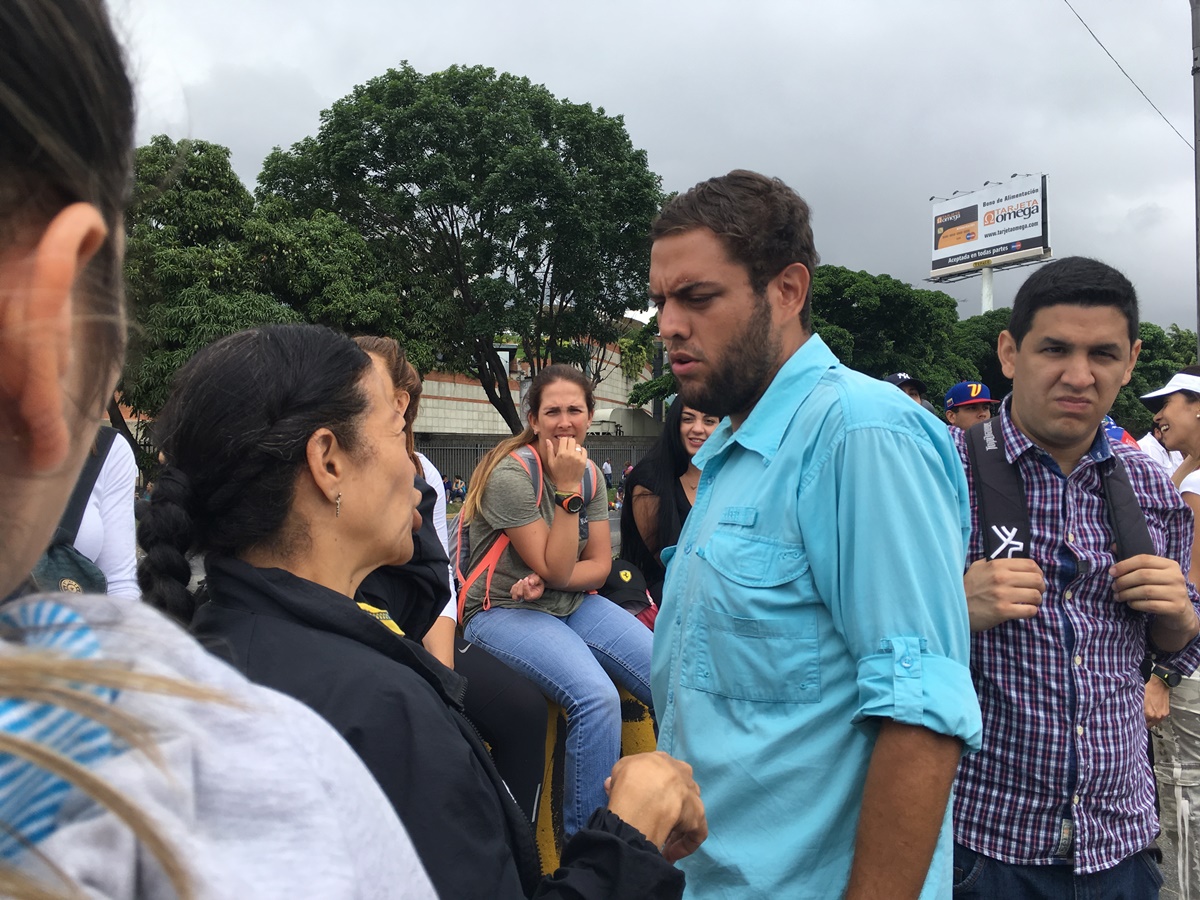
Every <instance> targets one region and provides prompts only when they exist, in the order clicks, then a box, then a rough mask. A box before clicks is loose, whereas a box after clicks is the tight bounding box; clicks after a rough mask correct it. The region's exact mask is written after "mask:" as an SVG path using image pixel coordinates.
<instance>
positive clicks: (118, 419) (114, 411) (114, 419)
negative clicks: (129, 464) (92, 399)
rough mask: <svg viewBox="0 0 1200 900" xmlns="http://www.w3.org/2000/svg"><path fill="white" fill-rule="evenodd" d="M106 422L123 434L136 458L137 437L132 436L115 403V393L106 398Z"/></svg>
mask: <svg viewBox="0 0 1200 900" xmlns="http://www.w3.org/2000/svg"><path fill="white" fill-rule="evenodd" d="M108 423H109V424H110V425H112V427H113V428H115V429H117V431H119V432H121V434H123V435H125V439H126V440H127V441H129V446H130V447H132V448H133V451H134V452H133V455H134V458H135V459H136V458H137V457H138V456H139V453H138V449H139V445H138V442H137V438H135V437H134V436H133V432H131V431H130V430H129V426H128V425H127V424H126V423H125V417H124V416H123V415H121V407H120V405H119V404H118V403H117V395H116V394H113V395H112V396H111V397H109V398H108Z"/></svg>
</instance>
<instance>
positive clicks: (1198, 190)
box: [1191, 0, 1200, 354]
mask: <svg viewBox="0 0 1200 900" xmlns="http://www.w3.org/2000/svg"><path fill="white" fill-rule="evenodd" d="M1191 4H1192V117H1193V119H1194V120H1195V125H1194V130H1193V132H1192V134H1193V138H1192V145H1193V147H1194V148H1195V150H1194V151H1193V152H1194V153H1195V157H1196V175H1195V182H1194V185H1193V190H1194V191H1195V194H1196V350H1197V353H1198V354H1200V0H1191Z"/></svg>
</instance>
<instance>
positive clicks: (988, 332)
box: [950, 306, 1012, 400]
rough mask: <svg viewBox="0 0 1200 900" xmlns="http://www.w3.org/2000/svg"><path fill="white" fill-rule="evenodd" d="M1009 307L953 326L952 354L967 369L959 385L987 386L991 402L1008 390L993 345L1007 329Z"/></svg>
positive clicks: (1009, 388)
mask: <svg viewBox="0 0 1200 900" xmlns="http://www.w3.org/2000/svg"><path fill="white" fill-rule="evenodd" d="M1011 315H1012V309H1011V308H1010V307H1007V306H1006V307H1002V308H1001V309H993V310H990V311H989V312H986V313H983V314H981V315H978V316H971V317H970V318H969V319H961V320H960V321H958V322H955V323H954V328H953V330H952V331H951V334H950V343H951V346H952V348H953V350H954V353H955V354H956V355H957V356H958V357H960V358H961V359H963V360H964V361H965V362H966V363H967V366H968V369H967V370H965V371H964V374H963V376H962V378H960V379H959V380H960V381H982V382H983V383H984V384H986V385H987V386H988V390H989V391H990V392H991V394H992V399H994V400H1000V399H1001V398H1002V397H1004V396H1005V395H1007V394H1008V392H1009V391H1011V390H1012V382H1011V381H1010V380H1009V379H1008V378H1006V377H1005V375H1004V372H1003V370H1002V369H1001V368H1000V358H999V357H998V356H997V355H996V341H997V340H998V339H999V337H1000V332H1002V331H1003V330H1004V329H1006V328H1007V327H1008V320H1009V317H1010V316H1011Z"/></svg>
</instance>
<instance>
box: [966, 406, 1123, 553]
mask: <svg viewBox="0 0 1200 900" xmlns="http://www.w3.org/2000/svg"><path fill="white" fill-rule="evenodd" d="M966 438H967V459H968V461H969V462H970V465H971V475H972V478H973V479H974V482H975V505H976V511H977V513H978V516H979V532H980V534H981V536H982V537H983V549H984V554H985V555H986V557H987V558H988V559H1012V558H1019V559H1027V558H1028V557H1029V544H1030V537H1031V534H1032V529H1031V528H1030V525H1029V509H1028V508H1027V507H1026V506H1025V484H1024V482H1022V481H1021V473H1020V472H1019V471H1017V467H1016V466H1014V465H1012V464H1011V463H1009V461H1008V458H1007V457H1006V456H1005V455H1004V439H1003V437H1002V435H1001V433H1000V420H999V419H988V420H987V421H984V422H980V423H979V424H978V425H973V426H972V427H971V428H969V429H967V431H966ZM1131 492H1132V491H1131Z"/></svg>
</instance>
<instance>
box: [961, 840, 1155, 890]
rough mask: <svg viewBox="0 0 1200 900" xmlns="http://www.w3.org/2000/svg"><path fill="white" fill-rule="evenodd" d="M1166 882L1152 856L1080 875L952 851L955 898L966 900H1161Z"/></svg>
mask: <svg viewBox="0 0 1200 900" xmlns="http://www.w3.org/2000/svg"><path fill="white" fill-rule="evenodd" d="M1162 882H1163V879H1162V873H1161V872H1159V870H1158V863H1157V862H1155V861H1154V858H1153V856H1152V855H1151V851H1150V850H1143V851H1142V852H1141V853H1135V854H1134V855H1133V856H1129V857H1126V858H1125V859H1123V860H1121V862H1119V863H1117V865H1115V866H1113V867H1112V868H1111V869H1105V870H1104V871H1103V872H1094V873H1092V874H1091V875H1076V874H1075V873H1074V872H1073V871H1072V869H1071V866H1070V865H1061V866H1016V865H1011V864H1009V863H1002V862H1000V861H999V860H996V859H992V858H991V857H990V856H984V855H983V854H982V853H976V852H975V851H974V850H968V849H967V848H966V847H964V846H962V845H961V844H955V845H954V896H955V897H965V898H968V900H1013V898H1017V897H1020V898H1022V900H1158V889H1159V888H1160V887H1162Z"/></svg>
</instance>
